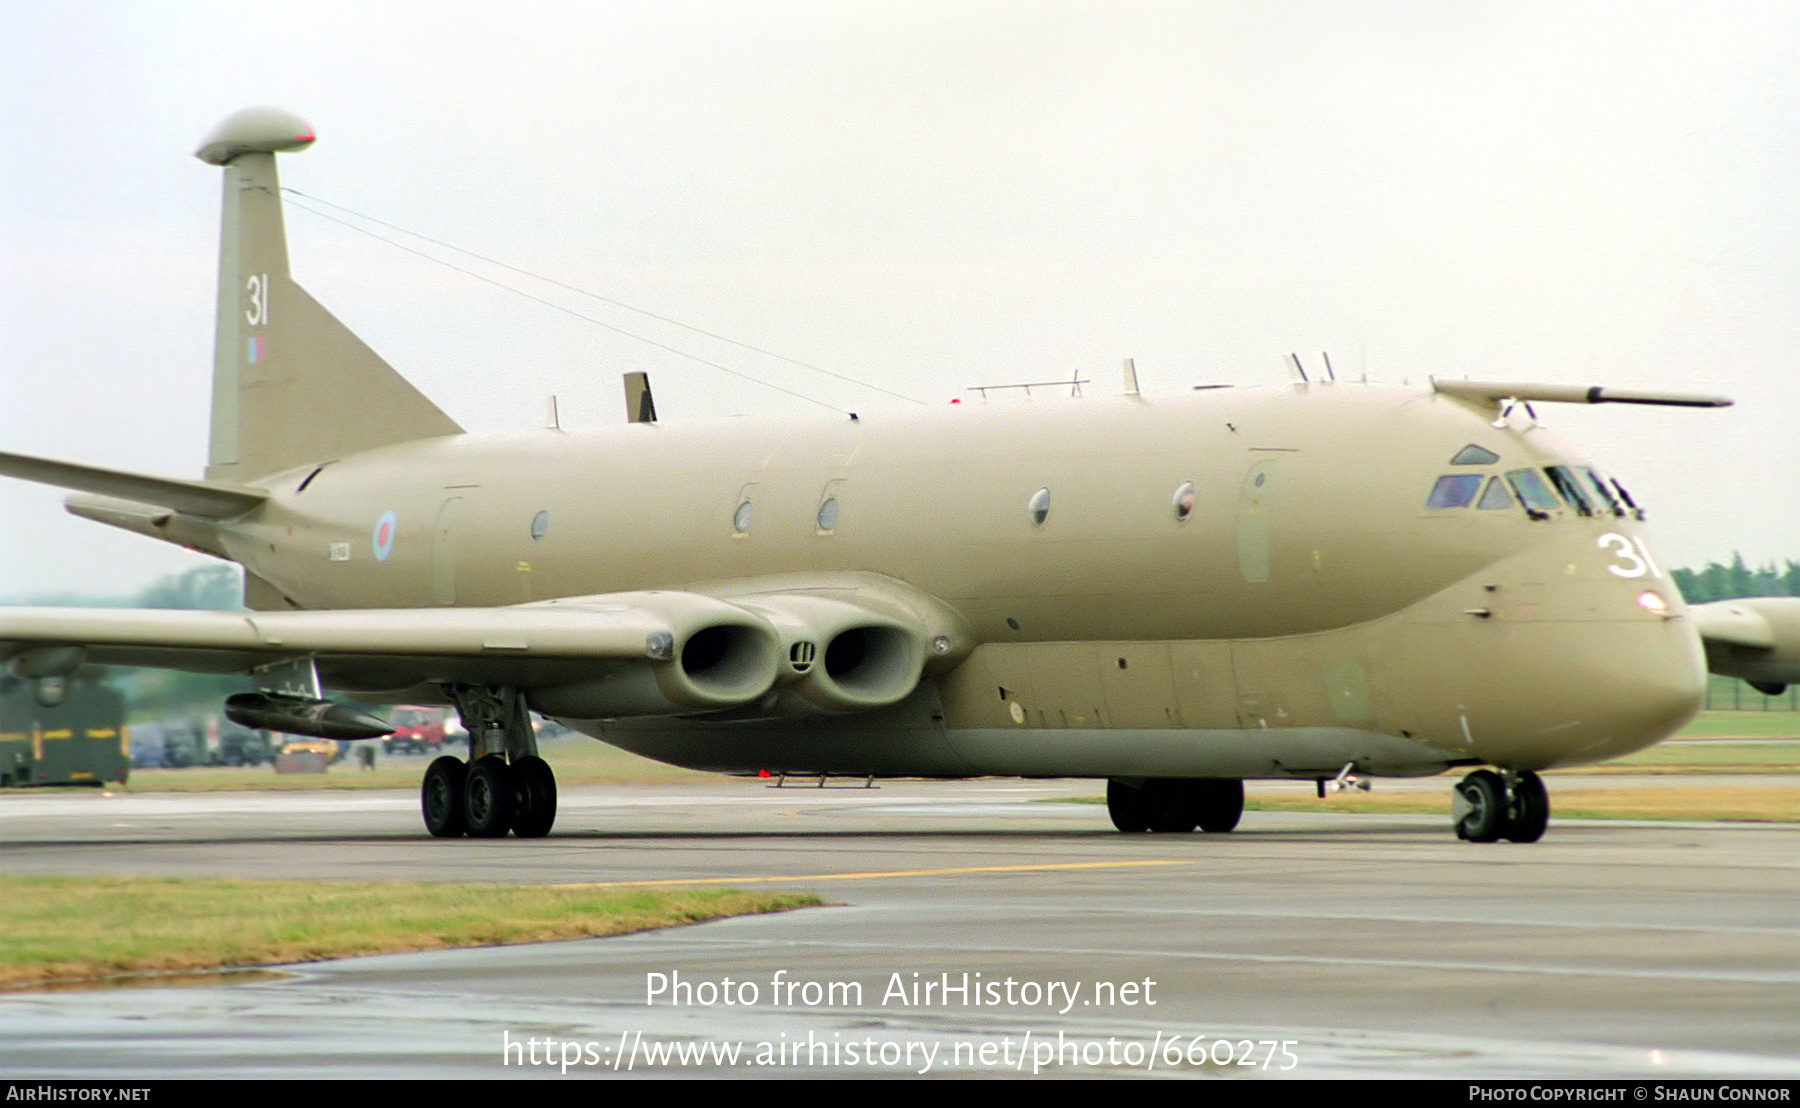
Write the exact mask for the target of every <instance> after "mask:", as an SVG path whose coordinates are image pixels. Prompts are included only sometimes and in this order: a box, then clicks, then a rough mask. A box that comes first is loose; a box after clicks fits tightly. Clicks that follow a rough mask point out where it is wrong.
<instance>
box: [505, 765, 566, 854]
mask: <svg viewBox="0 0 1800 1108" xmlns="http://www.w3.org/2000/svg"><path fill="white" fill-rule="evenodd" d="M512 774H513V780H514V781H515V782H517V783H518V796H519V806H518V810H517V811H515V812H514V813H513V822H512V829H513V834H515V835H517V836H519V838H521V839H541V838H543V837H544V836H545V835H548V834H549V833H550V827H551V825H552V824H554V823H555V822H556V775H555V774H553V773H551V772H550V763H548V762H546V761H544V760H543V759H542V758H539V757H538V756H537V755H535V754H528V755H526V756H525V757H523V758H520V759H519V760H518V761H516V762H514V763H513V764H512Z"/></svg>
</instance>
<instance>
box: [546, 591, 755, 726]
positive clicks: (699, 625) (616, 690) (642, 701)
mask: <svg viewBox="0 0 1800 1108" xmlns="http://www.w3.org/2000/svg"><path fill="white" fill-rule="evenodd" d="M629 599H630V603H628V604H621V605H601V606H600V609H601V610H605V609H608V608H612V607H615V606H616V607H618V608H619V609H620V610H621V611H623V610H625V609H627V608H628V609H629V610H630V611H631V612H632V613H633V616H634V617H635V618H642V619H647V620H649V621H650V623H651V624H653V625H654V626H653V628H652V629H651V630H649V631H648V632H647V633H646V634H645V635H644V638H643V644H644V646H643V653H642V656H641V657H637V658H606V659H598V658H597V659H595V660H594V661H593V662H592V663H590V664H591V671H590V674H589V675H588V676H585V677H584V678H583V679H582V680H580V681H576V682H562V683H557V684H554V685H548V686H543V685H535V684H527V687H526V690H525V696H526V702H527V703H528V704H529V705H530V706H531V708H532V710H534V711H536V712H540V713H542V714H544V715H546V716H551V717H554V718H560V719H618V718H623V717H628V716H666V715H687V714H692V713H696V712H716V711H720V710H724V709H731V708H738V707H742V706H743V705H746V704H749V703H752V702H754V701H757V700H759V699H761V698H762V697H764V696H766V695H767V694H768V692H769V690H770V689H771V688H772V687H773V686H774V684H775V680H776V678H777V676H778V675H779V673H780V659H781V647H780V642H779V636H778V635H777V633H776V631H775V629H774V628H773V627H771V626H770V625H769V624H768V622H767V621H765V620H763V619H762V618H761V617H760V616H758V615H757V614H756V613H754V612H750V611H746V610H745V609H743V608H740V607H738V606H737V605H735V604H727V603H725V602H723V601H719V600H714V599H711V598H708V597H702V596H696V595H694V594H692V593H676V592H665V593H638V594H631V596H630V598H629ZM543 607H551V608H554V607H572V608H588V607H591V606H590V605H588V604H586V603H585V602H583V601H580V600H577V601H571V602H567V603H566V604H564V603H562V602H551V603H550V604H548V605H544V606H543Z"/></svg>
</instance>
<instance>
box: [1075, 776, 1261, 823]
mask: <svg viewBox="0 0 1800 1108" xmlns="http://www.w3.org/2000/svg"><path fill="white" fill-rule="evenodd" d="M1106 812H1107V814H1108V815H1110V816H1111V817H1112V821H1113V826H1114V827H1117V828H1118V829H1119V830H1121V831H1129V832H1137V831H1164V832H1177V833H1185V832H1189V831H1192V830H1194V829H1195V828H1196V827H1198V828H1199V829H1200V830H1202V831H1215V832H1222V831H1229V830H1231V829H1232V828H1234V827H1236V826H1237V823H1238V818H1239V817H1240V816H1242V815H1243V814H1244V783H1243V782H1242V781H1239V780H1237V779H1236V778H1227V777H1151V778H1139V779H1131V778H1121V777H1115V778H1113V779H1111V780H1109V781H1108V782H1107V783H1106Z"/></svg>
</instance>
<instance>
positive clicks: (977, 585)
mask: <svg viewBox="0 0 1800 1108" xmlns="http://www.w3.org/2000/svg"><path fill="white" fill-rule="evenodd" d="M312 141H313V132H312V130H311V128H310V127H309V126H308V125H307V124H306V123H305V122H303V121H302V120H300V119H299V118H297V117H295V116H293V115H291V114H289V113H286V112H282V111H278V110H274V109H249V110H246V111H243V112H239V113H237V114H236V115H233V116H231V117H230V118H228V119H227V120H225V121H224V122H223V123H221V124H220V125H219V126H218V127H217V128H215V129H214V131H213V132H212V133H211V134H210V135H209V136H208V137H207V138H206V139H205V141H204V142H203V143H202V145H201V147H200V149H199V151H198V156H199V157H200V159H201V160H202V161H205V162H207V163H208V164H210V165H214V166H219V167H221V168H222V169H223V171H224V172H223V176H224V215H223V243H222V248H221V252H220V274H219V285H218V305H217V344H216V348H215V364H214V380H213V397H212V430H211V442H210V451H209V462H208V465H207V468H206V474H205V477H204V479H202V480H176V479H169V478H163V477H154V476H148V475H143V474H136V473H128V472H120V471H115V470H109V469H101V468H97V467H93V466H85V465H79V464H75V463H69V462H62V461H52V460H48V459H42V458H33V457H26V456H22V455H15V454H6V455H0V473H5V474H8V475H11V476H14V477H21V478H25V479H28V480H34V481H40V482H47V483H50V484H53V485H57V486H61V487H64V488H67V489H71V490H75V492H76V495H75V496H73V497H71V498H70V500H69V502H68V507H69V510H70V511H72V512H74V513H76V514H77V515H81V516H85V517H87V518H91V519H94V520H98V521H100V522H102V523H107V524H111V525H113V526H116V527H122V528H125V529H126V530H130V531H134V532H137V533H140V534H143V535H147V536H150V537H152V538H157V539H161V540H164V541H167V542H173V543H178V544H181V545H184V546H187V547H191V548H193V549H196V550H200V551H204V552H207V553H209V554H213V555H216V556H217V557H220V558H224V559H229V560H231V561H233V562H237V563H239V564H240V565H242V566H243V568H244V581H245V585H244V600H245V604H246V607H247V608H248V609H250V610H249V611H241V612H165V611H143V610H93V609H89V610H83V609H28V608H13V609H4V610H0V658H4V659H5V660H6V661H7V663H8V665H9V667H10V669H11V671H12V672H13V673H14V674H15V675H17V676H20V677H25V678H29V679H31V680H33V681H34V682H35V683H36V684H37V685H38V687H39V690H40V692H41V693H42V694H43V695H45V696H54V695H55V691H56V688H57V686H58V683H59V682H61V681H64V680H66V677H67V675H68V674H70V673H72V672H73V671H74V669H75V668H76V667H77V666H78V665H80V664H82V663H84V662H95V663H104V664H120V665H149V666H165V667H172V668H178V669H186V670H194V671H201V672H214V673H227V672H231V673H245V674H249V675H250V676H251V677H252V678H253V679H254V685H255V688H256V690H257V691H255V692H249V693H243V694H239V695H237V696H234V697H232V698H231V699H230V701H228V703H227V706H226V707H227V712H228V714H229V715H230V716H231V717H232V718H233V719H235V720H238V721H239V722H242V723H244V724H246V725H249V726H253V727H265V728H270V729H276V730H283V731H288V732H293V733H298V734H303V735H314V736H320V737H328V738H340V739H341V738H356V737H367V736H374V735H378V734H382V733H385V732H386V731H387V730H388V729H389V728H388V726H387V725H386V724H385V723H383V722H382V721H381V720H380V719H378V718H376V717H374V716H373V715H371V714H370V713H369V712H368V711H366V710H364V709H363V708H360V707H358V706H357V705H355V704H351V703H343V702H338V701H333V700H329V699H327V698H326V697H325V695H324V690H326V689H332V690H337V691H339V692H342V693H347V694H351V695H352V696H354V697H355V698H356V699H358V700H359V701H363V702H367V703H388V704H448V705H453V706H454V707H455V708H456V709H457V711H458V712H459V713H460V714H461V717H462V720H463V723H464V725H465V727H466V728H467V730H468V733H469V735H470V750H469V754H470V757H469V760H468V761H466V762H465V761H463V760H461V759H458V758H455V757H449V756H446V757H442V758H439V759H438V760H436V761H435V762H433V763H432V765H431V766H430V768H429V769H428V770H427V771H426V773H425V777H424V782H423V786H422V790H421V792H422V807H423V811H424V818H425V824H426V827H427V828H428V829H429V831H430V832H431V834H433V835H437V836H456V835H461V834H465V833H466V834H469V835H474V836H502V835H505V834H507V833H508V832H509V831H510V832H512V833H514V834H517V835H520V836H528V837H529V836H540V835H544V834H547V833H548V832H549V831H550V828H551V825H552V822H553V821H554V818H555V810H556V784H555V780H554V777H553V775H552V773H551V770H550V768H549V767H548V766H547V765H546V764H545V762H544V761H543V759H542V758H540V757H539V756H538V752H537V747H536V741H535V738H534V737H533V730H532V727H531V726H530V713H532V712H536V713H539V714H541V715H543V716H546V717H550V718H554V719H556V720H560V721H562V722H564V723H566V724H568V725H569V726H571V727H574V728H576V729H579V730H581V731H583V732H585V733H587V734H589V735H592V736H594V737H596V738H598V739H601V740H604V741H606V742H609V743H613V744H616V745H618V746H620V747H623V748H625V749H628V750H632V751H636V752H639V753H641V754H645V755H648V756H650V757H652V758H657V759H661V760H663V761H665V762H671V763H675V764H678V765H684V766H692V767H697V768H701V769H707V770H716V771H721V772H726V773H740V774H742V773H759V772H767V773H771V774H785V775H809V776H817V777H819V778H820V779H821V780H825V779H828V778H830V777H833V776H840V775H841V776H845V777H854V778H857V779H862V780H866V779H871V778H875V777H883V776H928V777H945V778H959V777H973V776H980V775H1016V776H1029V777H1092V778H1104V779H1106V780H1107V782H1108V784H1107V804H1108V809H1109V812H1110V815H1111V817H1112V821H1113V823H1114V824H1115V825H1116V826H1117V827H1118V828H1119V829H1120V830H1122V831H1147V830H1148V831H1159V832H1186V831H1193V830H1194V829H1196V828H1201V829H1204V830H1207V831H1229V830H1230V829H1232V828H1233V827H1234V826H1235V825H1236V824H1237V822H1238V818H1239V815H1240V813H1241V811H1242V807H1243V781H1244V779H1246V778H1289V779H1301V780H1313V781H1316V782H1317V783H1318V787H1319V789H1320V791H1321V792H1323V790H1324V788H1325V786H1326V784H1327V783H1328V782H1333V781H1335V782H1338V783H1340V785H1341V784H1342V783H1344V782H1348V781H1351V780H1352V779H1354V778H1357V777H1362V778H1367V777H1369V776H1376V775H1394V776H1418V775H1428V774H1436V773H1440V772H1443V771H1445V770H1448V769H1451V768H1453V767H1461V768H1468V769H1470V770H1471V771H1472V772H1469V773H1468V774H1467V776H1465V777H1463V778H1462V780H1461V781H1460V782H1459V783H1458V784H1457V785H1456V786H1455V791H1454V794H1453V808H1454V828H1455V831H1456V833H1457V834H1458V835H1459V836H1461V837H1462V838H1464V839H1469V840H1477V841H1494V840H1498V839H1510V840H1514V841H1520V842H1525V841H1532V840H1535V839H1537V838H1538V837H1539V836H1541V835H1542V834H1543V832H1544V829H1545V824H1546V822H1547V819H1548V815H1549V801H1548V797H1547V795H1546V792H1545V789H1544V785H1543V782H1542V779H1541V778H1540V777H1539V776H1538V774H1537V771H1539V770H1542V769H1545V768H1548V767H1552V766H1566V765H1575V764H1581V763H1589V762H1596V761H1600V760H1603V759H1606V758H1611V757H1614V756H1617V755H1621V754H1625V753H1627V752H1629V751H1632V750H1636V749H1638V748H1640V747H1643V746H1646V745H1648V744H1650V743H1653V742H1656V741H1657V740H1659V739H1661V738H1663V737H1665V736H1667V735H1669V734H1670V733H1671V732H1673V731H1674V730H1676V729H1677V728H1679V727H1680V726H1681V725H1682V724H1683V723H1685V722H1686V721H1687V720H1688V719H1689V718H1690V717H1691V716H1692V715H1693V713H1694V712H1695V710H1696V709H1697V707H1698V705H1699V703H1700V698H1701V693H1702V683H1703V681H1704V678H1705V673H1706V665H1705V660H1704V656H1703V646H1702V638H1701V635H1700V634H1698V633H1697V627H1700V626H1702V625H1705V626H1707V627H1710V628H1712V631H1710V632H1709V645H1708V647H1707V649H1711V650H1713V651H1714V653H1715V659H1714V661H1715V665H1718V666H1721V667H1730V666H1736V667H1738V669H1739V670H1740V671H1741V672H1743V673H1744V674H1745V675H1747V676H1750V677H1752V678H1753V679H1755V680H1758V681H1759V682H1761V683H1763V685H1764V686H1770V685H1779V684H1781V683H1785V682H1788V681H1793V680H1800V612H1795V611H1794V610H1793V609H1791V608H1790V607H1788V606H1785V605H1781V604H1778V603H1776V604H1769V603H1766V602H1751V601H1745V602H1733V604H1732V606H1731V607H1730V608H1729V609H1723V610H1721V611H1719V612H1718V613H1717V614H1716V618H1712V619H1711V620H1708V619H1707V618H1705V617H1704V616H1703V615H1701V614H1698V610H1691V609H1688V608H1686V607H1685V606H1684V605H1683V603H1682V600H1681V597H1680V595H1679V594H1678V593H1677V592H1676V590H1675V589H1674V588H1673V586H1672V584H1671V583H1670V582H1669V581H1668V580H1667V578H1666V577H1665V575H1664V571H1663V569H1662V568H1661V566H1660V565H1659V564H1658V562H1657V561H1656V558H1655V556H1654V555H1653V554H1652V552H1651V550H1650V548H1649V546H1648V545H1647V544H1646V542H1645V540H1644V538H1643V536H1642V534H1641V533H1640V521H1641V520H1642V518H1643V515H1644V513H1643V511H1642V509H1640V508H1639V506H1638V505H1637V504H1636V503H1635V502H1634V501H1633V499H1632V498H1631V496H1630V495H1629V494H1628V493H1627V492H1626V490H1625V488H1624V486H1623V485H1621V484H1620V483H1619V482H1618V481H1616V480H1614V479H1613V478H1611V477H1610V476H1608V475H1607V474H1605V473H1604V472H1603V471H1602V470H1601V469H1600V468H1599V467H1597V466H1596V465H1595V464H1593V463H1592V462H1590V461H1587V460H1585V459H1583V458H1582V457H1581V456H1580V455H1579V454H1577V453H1575V452H1573V451H1572V450H1570V449H1569V448H1568V447H1566V446H1564V445H1562V444H1561V443H1559V442H1558V441H1557V440H1555V439H1554V438H1553V437H1552V436H1551V435H1550V433H1549V432H1547V431H1546V430H1545V429H1544V428H1543V427H1542V426H1540V425H1539V423H1538V420H1537V417H1536V413H1535V411H1534V409H1533V407H1532V405H1533V404H1534V403H1546V402H1558V401H1564V402H1576V403H1600V402H1608V401H1612V402H1626V403H1645V404H1677V405H1694V406H1711V405H1718V404H1724V403H1729V401H1725V400H1721V399H1717V398H1711V397H1698V396H1687V395H1672V394H1666V393H1644V392H1631V391H1618V390H1612V389H1602V388H1591V389H1589V388H1571V387H1567V386H1558V385H1542V384H1528V383H1505V382H1500V383H1493V382H1469V381H1454V382H1453V381H1438V382H1435V383H1434V384H1432V385H1431V386H1430V387H1428V388H1397V387H1388V386H1380V385H1372V384H1366V383H1352V382H1347V381H1335V380H1323V381H1305V380H1300V381H1296V382H1295V383H1294V384H1292V385H1289V386H1282V387H1273V388H1204V387H1203V388H1195V389H1190V390H1187V391H1185V392H1181V393H1178V394H1174V395H1159V396H1149V395H1143V394H1141V393H1139V392H1138V391H1137V389H1136V388H1135V384H1134V383H1131V384H1130V385H1129V387H1128V388H1127V389H1126V390H1125V392H1124V394H1123V395H1120V396H1115V397H1109V398H1092V397H1090V398H1085V399H1074V400H1064V401H1057V402H1032V403H1019V404H1006V403H994V404H982V403H967V404H954V405H945V406H943V407H940V408H933V409H927V410H923V411H920V412H916V413H907V414H903V415H895V416H871V417H868V418H858V417H856V416H854V415H852V416H849V417H848V418H832V419H828V420H823V421H815V422H812V423H808V424H804V425H775V424H773V423H769V422H764V421H759V420H748V419H740V420H735V421H727V422H716V423H705V422H694V423H685V422H678V421H677V422H669V421H659V420H657V419H656V418H655V411H654V405H653V403H652V402H651V401H650V398H649V393H648V388H647V383H646V382H644V381H642V380H638V381H635V382H628V404H627V415H628V419H627V420H626V421H625V422H622V423H620V424H618V425H616V426H613V427H610V428H608V429H605V430H600V431H595V432H591V433H584V434H567V433H563V432H562V431H560V430H556V429H546V430H539V431H533V432H528V433H520V434H509V435H466V434H464V433H462V429H461V428H460V427H459V426H458V425H457V424H456V423H455V422H454V421H453V420H451V419H450V418H449V417H448V416H446V415H445V414H444V413H443V412H442V411H440V410H439V409H438V408H437V407H436V406H435V405H433V404H432V403H431V401H430V400H428V399H426V397H425V396H424V395H422V394H421V393H420V392H419V391H418V390H417V389H415V388H414V387H413V386H412V385H411V384H409V383H408V382H407V381H406V380H405V379H404V378H403V377H401V376H400V375H399V374H398V373H397V372H395V371H394V370H393V369H392V368H391V367H390V366H388V365H387V363H385V362H384V361H382V360H381V358H380V357H378V356H377V355H376V354H375V353H374V352H373V351H371V350H370V349H369V348H368V347H367V346H366V345H364V344H363V343H362V342H361V341H360V340H359V339H357V338H356V337H355V336H354V335H353V334H351V333H350V332H349V330H348V329H346V328H345V327H344V326H343V325H342V324H341V323H339V322H338V321H337V320H336V319H335V318H333V316H332V315H331V314H330V313H329V312H327V311H326V310H325V309H324V308H323V307H322V306H320V305H319V304H318V303H317V302H316V301H315V300H313V299H312V298H311V297H310V296H309V295H308V294H307V293H306V292H305V291H304V290H303V289H302V288H301V287H300V286H299V285H298V284H296V283H295V282H294V281H293V279H292V278H291V277H290V275H289V271H288V260H287V248H286V237H285V230H284V225H283V219H282V206H281V193H280V184H279V181H278V179H277V173H276V159H277V155H278V154H280V153H284V152H288V151H294V150H300V149H303V148H305V147H306V146H308V145H310V144H311V143H312ZM1490 766H1491V767H1494V768H1491V769H1490V768H1477V767H1490Z"/></svg>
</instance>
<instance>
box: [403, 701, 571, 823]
mask: <svg viewBox="0 0 1800 1108" xmlns="http://www.w3.org/2000/svg"><path fill="white" fill-rule="evenodd" d="M450 695H451V696H452V697H453V698H454V699H455V700H456V707H457V710H458V711H459V712H460V713H461V714H462V721H463V727H464V728H465V729H466V730H467V731H468V732H469V760H468V761H467V762H466V763H465V762H464V761H463V760H462V759H461V758H456V757H453V756H450V755H445V756H444V757H442V758H439V759H437V760H436V761H435V762H432V763H431V765H430V766H429V767H428V768H427V769H426V770H425V781H424V784H422V785H421V786H420V788H419V806H420V807H421V808H422V809H423V810H424V813H425V830H427V831H429V832H431V833H432V834H433V835H435V836H437V837H438V838H454V837H456V836H458V835H464V834H466V835H469V836H471V837H473V838H478V839H497V838H500V837H502V836H504V835H505V834H506V833H507V832H508V831H511V832H512V833H513V834H515V835H517V836H519V837H520V838H521V839H539V838H543V837H544V836H545V835H548V834H549V833H550V827H551V825H552V824H554V823H555V822H556V777H555V776H554V775H553V774H552V773H551V772H550V765H549V763H547V762H545V761H544V760H543V759H542V758H540V757H538V753H537V736H536V735H535V734H534V733H533V732H532V730H531V717H530V715H529V714H528V713H527V712H526V709H525V698H524V697H522V696H520V695H519V693H518V690H516V689H495V688H485V687H481V686H472V685H458V686H453V687H452V688H451V689H450Z"/></svg>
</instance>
